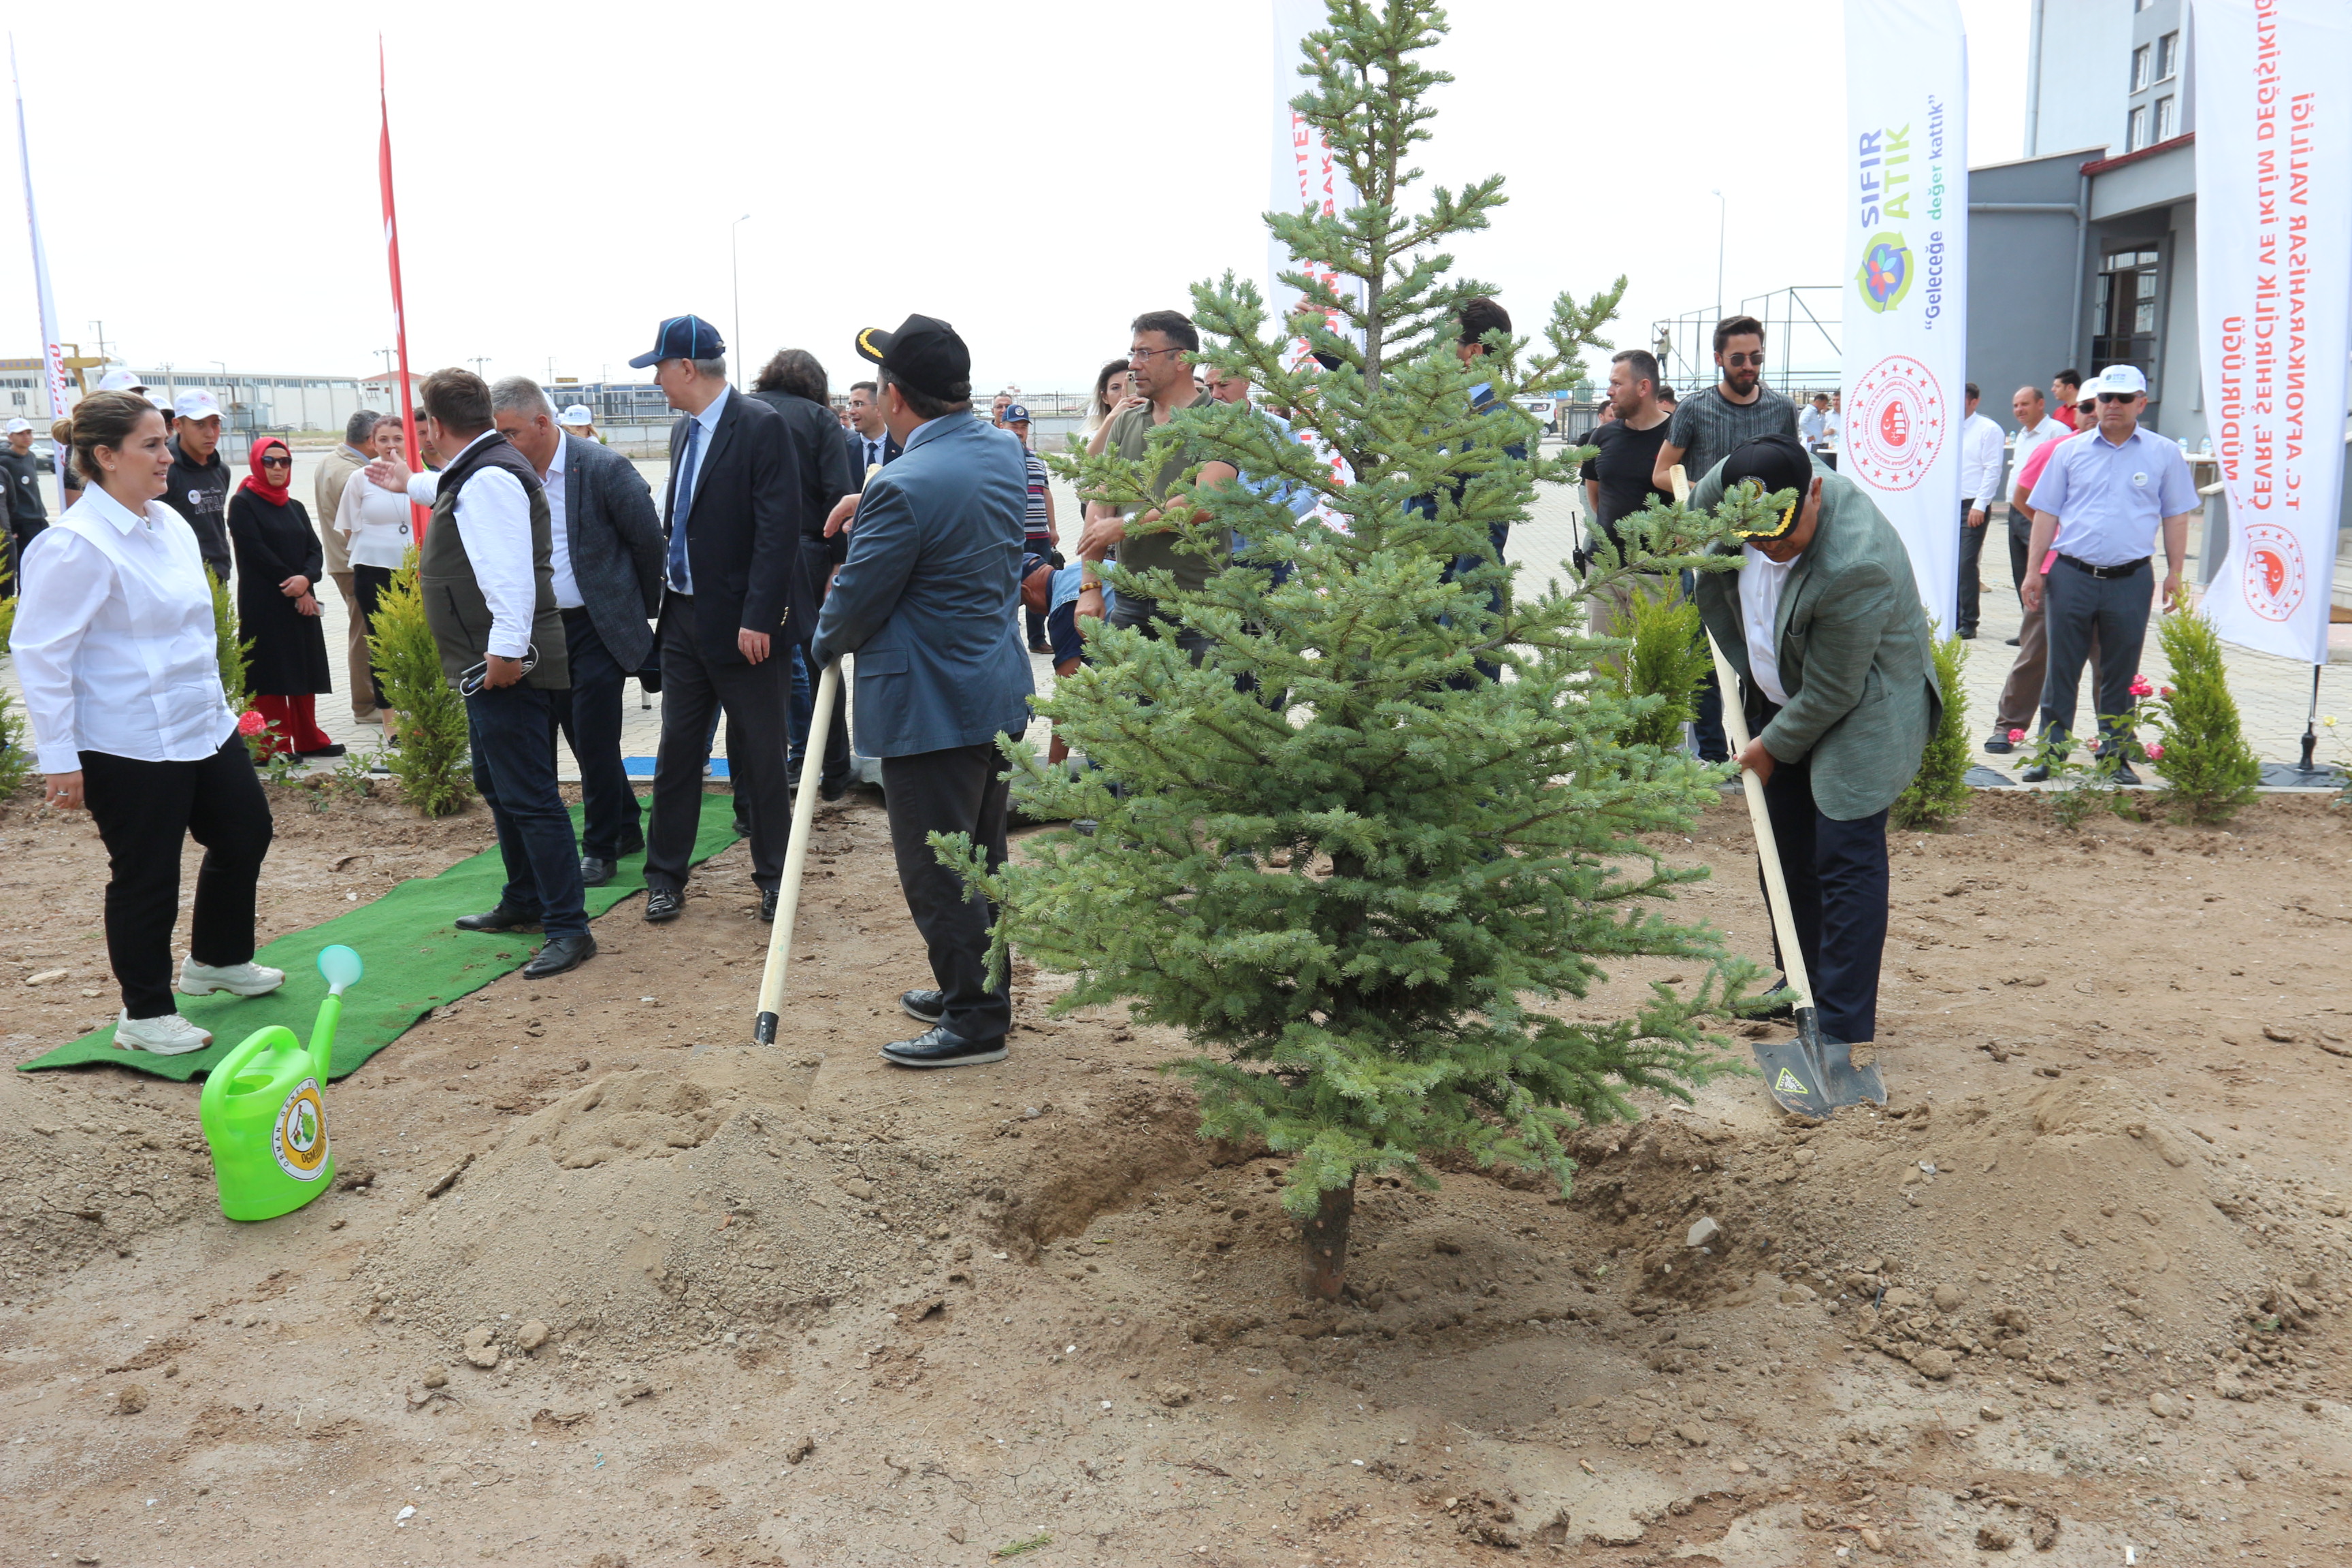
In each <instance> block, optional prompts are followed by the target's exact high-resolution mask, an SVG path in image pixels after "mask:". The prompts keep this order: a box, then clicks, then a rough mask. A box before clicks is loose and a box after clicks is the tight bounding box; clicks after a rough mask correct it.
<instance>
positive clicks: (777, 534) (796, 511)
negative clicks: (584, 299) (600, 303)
mask: <svg viewBox="0 0 2352 1568" xmlns="http://www.w3.org/2000/svg"><path fill="white" fill-rule="evenodd" d="M726 356H727V345H726V343H725V342H724V341H722V340H721V339H720V337H719V329H717V328H716V327H713V326H712V325H711V324H710V323H709V322H708V321H704V320H702V319H701V318H700V317H699V316H672V317H671V318H670V319H669V320H667V321H664V322H663V323H662V324H661V326H660V327H659V328H658V329H657V330H656V332H655V334H654V346H653V347H652V348H650V349H648V350H647V351H646V352H645V353H641V354H639V355H638V356H637V357H636V358H635V359H633V360H631V361H630V362H629V364H630V365H631V367H632V368H634V369H637V370H643V369H645V368H646V366H647V365H652V366H654V367H655V369H654V384H656V386H659V387H660V388H661V389H662V391H663V393H664V394H666V395H667V396H668V398H669V405H670V406H671V407H672V408H675V409H677V410H678V412H679V414H680V415H681V417H680V418H679V420H678V422H677V426H676V427H675V428H673V429H672V430H671V432H670V439H669V486H668V489H667V493H666V494H665V497H664V500H663V504H662V526H663V530H664V531H665V533H666V534H667V544H666V546H665V549H664V554H663V568H662V605H661V619H660V624H659V626H658V627H657V628H656V632H655V640H656V646H657V647H659V648H660V650H661V672H662V733H661V745H660V749H659V752H658V754H657V756H656V761H655V763H654V808H653V819H652V821H651V823H650V824H648V826H646V920H648V921H653V922H655V923H656V924H659V923H661V922H663V921H674V920H676V919H677V917H678V916H679V915H680V914H682V913H684V912H685V910H686V874H687V866H688V860H689V859H690V858H691V857H692V855H693V853H694V837H695V832H696V829H697V828H698V826H700V825H701V820H702V770H703V767H704V765H705V764H706V763H709V760H710V733H711V727H712V724H713V722H714V721H715V719H716V717H717V715H718V714H719V713H720V712H724V713H725V714H726V716H727V771H728V777H729V780H730V782H731V783H732V784H733V785H734V786H735V795H736V797H737V799H738V800H739V801H740V802H742V803H743V806H744V812H743V815H744V816H746V817H747V818H748V820H749V823H750V826H751V879H752V880H753V881H754V882H756V883H758V884H759V888H760V917H761V919H762V920H773V919H774V918H775V913H776V889H777V888H778V886H780V885H781V884H782V880H783V868H784V840H785V837H786V836H787V834H788V833H789V832H790V831H791V827H792V799H791V796H790V794H789V793H788V792H787V791H786V789H785V787H784V695H785V691H784V681H785V680H786V679H788V678H789V677H788V674H787V669H788V662H789V661H787V660H785V659H782V658H778V657H777V653H778V649H779V647H780V644H779V642H778V640H777V639H778V638H779V637H781V635H782V632H783V629H784V619H785V616H786V615H787V613H788V611H789V609H790V606H791V603H792V591H793V572H794V570H795V569H796V568H797V566H798V564H799V561H800V549H801V542H800V506H801V502H800V489H799V486H798V484H797V482H796V480H797V477H798V474H799V468H798V465H797V464H795V463H794V461H793V451H792V437H791V435H790V434H789V432H788V431H787V430H786V429H785V426H784V421H783V418H782V416H781V415H779V414H777V412H776V411H775V410H774V409H772V408H771V407H769V406H768V405H766V404H764V403H761V402H760V401H759V400H758V399H757V398H752V397H737V396H735V395H733V394H732V392H731V391H730V388H729V387H728V384H727V357H726Z"/></svg>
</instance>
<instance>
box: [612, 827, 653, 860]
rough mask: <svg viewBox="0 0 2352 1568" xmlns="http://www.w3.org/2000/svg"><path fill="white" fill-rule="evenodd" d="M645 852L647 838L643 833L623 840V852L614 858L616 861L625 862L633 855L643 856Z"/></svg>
mask: <svg viewBox="0 0 2352 1568" xmlns="http://www.w3.org/2000/svg"><path fill="white" fill-rule="evenodd" d="M645 852H646V836H645V835H644V834H642V833H636V834H632V835H630V836H629V837H626V838H624V839H622V840H621V852H620V853H619V854H618V855H615V856H614V857H613V858H614V859H615V860H625V859H627V858H629V857H630V856H632V855H642V854H644V853H645Z"/></svg>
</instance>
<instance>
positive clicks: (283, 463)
mask: <svg viewBox="0 0 2352 1568" xmlns="http://www.w3.org/2000/svg"><path fill="white" fill-rule="evenodd" d="M261 466H262V467H263V468H292V467H293V466H294V459H293V458H262V459H261Z"/></svg>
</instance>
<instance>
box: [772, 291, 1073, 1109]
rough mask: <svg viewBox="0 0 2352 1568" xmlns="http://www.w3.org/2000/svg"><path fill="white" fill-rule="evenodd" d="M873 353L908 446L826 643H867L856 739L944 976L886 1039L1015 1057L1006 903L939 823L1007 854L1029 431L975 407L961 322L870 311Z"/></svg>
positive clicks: (869, 504)
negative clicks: (946, 845) (955, 859)
mask: <svg viewBox="0 0 2352 1568" xmlns="http://www.w3.org/2000/svg"><path fill="white" fill-rule="evenodd" d="M857 352H858V353H859V354H861V355H863V356H864V357H865V358H866V359H868V360H870V361H872V362H873V363H875V364H877V365H878V366H879V367H880V375H879V378H878V379H879V380H880V383H881V388H880V390H881V395H882V417H883V421H884V423H885V424H886V425H887V426H888V428H889V431H890V434H891V435H892V436H893V437H897V438H898V441H899V442H900V443H901V445H902V446H903V447H904V452H903V454H902V455H901V456H900V457H899V458H898V460H897V461H896V462H894V463H891V464H890V465H889V466H887V468H883V469H882V470H881V471H880V472H878V473H877V474H876V475H874V477H873V478H872V479H871V480H869V481H868V483H867V485H866V490H865V493H864V494H863V495H862V496H860V497H857V498H855V500H856V521H855V524H854V525H853V526H852V528H851V531H850V535H849V554H848V557H847V559H846V560H845V561H844V562H843V563H842V565H841V571H840V573H839V574H838V575H836V576H835V578H834V582H833V592H832V593H831V594H830V595H827V596H826V598H825V601H824V610H823V611H822V612H820V614H819V615H818V616H817V624H816V636H815V638H814V642H813V644H812V649H811V651H812V653H813V654H814V658H815V659H816V663H817V668H819V669H823V668H824V667H825V666H827V665H829V664H831V663H832V662H833V661H834V660H835V659H836V658H840V657H841V656H842V655H843V654H851V655H854V656H855V663H856V675H857V692H856V697H857V700H856V704H855V705H854V706H853V707H852V709H851V710H850V711H851V722H852V726H853V731H854V734H855V737H856V743H857V750H858V751H860V752H863V753H865V754H866V756H869V757H878V758H880V759H881V762H882V793H883V796H884V798H885V800H886V801H887V804H888V806H889V812H890V845H891V848H892V850H893V851H894V853H895V854H896V857H897V859H898V885H899V887H900V888H901V889H903V890H904V891H905V893H906V895H907V910H908V913H910V914H911V915H913V916H914V919H915V926H916V929H917V930H919V931H921V932H922V933H923V942H924V945H925V946H927V947H928V948H929V950H930V959H931V976H932V978H933V979H934V980H935V981H936V982H937V983H938V988H937V989H935V990H917V991H909V992H908V993H907V994H905V995H903V996H901V997H900V998H899V999H898V1004H899V1006H900V1007H901V1008H903V1009H904V1010H905V1011H906V1013H907V1014H908V1016H910V1017H912V1018H914V1019H915V1020H916V1021H917V1022H919V1023H922V1024H927V1025H929V1028H928V1029H926V1030H925V1031H924V1032H923V1033H921V1034H919V1035H918V1036H916V1037H914V1038H913V1039H911V1040H898V1041H895V1042H893V1043H892V1044H890V1045H887V1046H885V1047H882V1056H883V1058H884V1059H885V1060H887V1061H889V1062H892V1063H895V1064H896V1065H898V1066H899V1067H908V1068H935V1067H965V1066H969V1065H971V1064H974V1063H980V1062H997V1061H1003V1059H1004V1037H1005V1035H1006V1033H1007V1031H1008V1030H1010V1028H1011V1027H1012V1023H1013V997H1012V992H1011V990H1010V988H1009V987H1008V986H1007V985H1006V984H1003V983H1001V982H999V983H995V984H992V983H991V981H990V978H989V973H988V963H987V955H988V932H989V928H990V927H991V926H992V924H993V923H994V922H995V911H994V910H992V909H991V908H990V907H989V905H988V902H987V900H984V899H982V898H980V897H979V896H977V895H976V894H971V893H969V892H967V891H966V890H965V889H964V886H963V883H962V882H961V880H960V879H958V878H957V876H956V875H955V873H954V872H952V871H950V870H949V869H947V868H945V867H944V866H941V865H940V860H939V857H938V855H937V854H936V853H934V852H933V850H932V848H931V846H930V835H932V834H934V833H948V834H954V833H966V834H970V835H971V841H972V842H973V843H974V844H976V845H978V846H979V847H981V849H982V852H983V853H984V854H985V855H986V857H987V859H988V864H989V866H990V867H991V868H995V867H997V866H1001V865H1003V863H1004V825H1005V808H1006V803H1007V785H1006V775H1005V771H1004V758H1003V753H1002V752H999V751H998V750H997V746H996V741H997V737H998V736H999V735H1004V734H1013V735H1017V734H1019V733H1020V732H1021V731H1023V730H1024V729H1025V728H1026V727H1027V725H1028V722H1029V694H1030V692H1031V691H1032V690H1033V689H1034V687H1033V685H1032V684H1031V680H1030V675H1029V656H1028V654H1027V653H1026V652H1024V650H1023V648H1022V647H1021V638H1020V631H1019V620H1018V617H1017V616H1014V614H1013V600H1014V598H1015V597H1016V595H1018V594H1019V592H1020V567H1021V554H1022V537H1023V532H1024V517H1025V515H1026V512H1027V508H1028V497H1029V473H1028V465H1027V462H1026V460H1025V458H1024V455H1023V452H1022V448H1021V444H1020V443H1019V442H1018V441H1016V440H1015V439H1014V438H1013V437H1012V436H1010V435H1008V434H1007V433H1005V432H1004V431H1002V430H998V429H993V428H992V427H991V426H988V425H987V424H985V423H983V422H982V421H981V420H978V419H975V418H973V417H972V415H971V353H970V352H969V351H967V350H966V349H965V347H964V342H963V340H962V339H961V338H960V337H958V336H957V335H956V331H955V329H954V328H953V327H950V326H949V325H948V324H947V323H946V322H945V321H936V320H934V319H932V318H931V317H929V316H909V317H908V318H907V319H906V321H903V322H901V323H900V324H899V326H898V330H897V331H883V330H882V329H880V328H878V327H869V328H867V329H866V331H862V332H860V333H858V334H857ZM840 510H841V509H836V515H838V514H839V511H840Z"/></svg>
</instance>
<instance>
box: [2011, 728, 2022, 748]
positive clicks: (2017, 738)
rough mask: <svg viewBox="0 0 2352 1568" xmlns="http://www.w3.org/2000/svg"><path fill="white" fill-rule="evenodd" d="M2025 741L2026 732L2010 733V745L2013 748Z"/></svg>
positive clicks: (2012, 731) (2016, 731) (2015, 731)
mask: <svg viewBox="0 0 2352 1568" xmlns="http://www.w3.org/2000/svg"><path fill="white" fill-rule="evenodd" d="M2023 739H2025V731H2022V730H2011V731H2010V732H2009V743H2010V744H2011V745H2012V746H2014V745H2015V744H2017V743H2018V742H2020V741H2022V740H2023Z"/></svg>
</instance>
